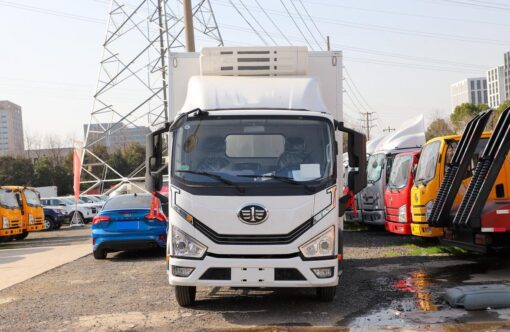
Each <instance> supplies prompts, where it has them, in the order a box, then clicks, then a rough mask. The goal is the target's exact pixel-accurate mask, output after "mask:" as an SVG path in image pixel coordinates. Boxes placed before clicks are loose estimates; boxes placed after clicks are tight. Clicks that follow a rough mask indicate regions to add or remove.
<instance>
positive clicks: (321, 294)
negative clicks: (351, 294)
mask: <svg viewBox="0 0 510 332" xmlns="http://www.w3.org/2000/svg"><path fill="white" fill-rule="evenodd" d="M316 292H317V298H318V299H319V300H320V301H322V302H332V301H333V300H334V299H335V295H336V286H333V287H317V290H316Z"/></svg>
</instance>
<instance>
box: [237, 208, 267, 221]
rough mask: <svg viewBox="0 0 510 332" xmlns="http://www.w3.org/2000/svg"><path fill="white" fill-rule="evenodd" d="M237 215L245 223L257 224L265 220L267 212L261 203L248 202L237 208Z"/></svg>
mask: <svg viewBox="0 0 510 332" xmlns="http://www.w3.org/2000/svg"><path fill="white" fill-rule="evenodd" d="M237 216H238V217H239V220H241V221H242V222H244V223H245V224H250V225H257V224H261V223H263V222H264V221H266V219H267V217H268V213H267V209H266V208H265V207H263V206H262V205H257V204H250V205H246V206H245V207H243V208H242V209H241V210H239V213H238V214H237Z"/></svg>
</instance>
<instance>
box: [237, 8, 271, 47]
mask: <svg viewBox="0 0 510 332" xmlns="http://www.w3.org/2000/svg"><path fill="white" fill-rule="evenodd" d="M228 1H229V2H230V4H231V5H232V7H234V9H235V10H236V11H237V13H238V14H239V15H240V16H241V17H242V18H243V20H244V21H245V22H246V24H248V25H249V26H250V28H251V29H252V31H253V32H255V34H257V36H258V37H259V38H260V40H262V42H263V43H264V45H266V46H267V42H266V40H265V39H264V38H262V35H261V34H260V33H259V32H258V31H257V30H256V29H255V28H254V27H253V25H251V23H250V22H249V21H248V20H247V19H246V17H244V15H243V13H241V11H240V10H239V8H237V6H236V5H235V4H234V3H233V2H232V0H228Z"/></svg>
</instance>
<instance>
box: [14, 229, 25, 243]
mask: <svg viewBox="0 0 510 332" xmlns="http://www.w3.org/2000/svg"><path fill="white" fill-rule="evenodd" d="M27 236H28V232H27V231H23V233H21V234H19V235H16V236H14V240H16V241H21V240H24V239H25V238H26V237H27Z"/></svg>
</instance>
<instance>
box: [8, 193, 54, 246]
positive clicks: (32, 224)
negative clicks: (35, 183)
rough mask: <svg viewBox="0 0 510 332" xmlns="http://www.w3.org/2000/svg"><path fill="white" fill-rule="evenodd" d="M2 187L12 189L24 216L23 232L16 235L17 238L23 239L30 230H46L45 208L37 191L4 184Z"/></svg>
mask: <svg viewBox="0 0 510 332" xmlns="http://www.w3.org/2000/svg"><path fill="white" fill-rule="evenodd" d="M0 189H4V190H10V191H12V192H13V193H14V195H15V197H16V200H17V201H18V204H19V207H20V209H21V214H22V216H23V218H22V220H23V222H22V227H21V228H22V232H21V234H18V235H15V239H16V240H22V239H24V238H26V237H27V236H28V233H30V232H36V231H42V230H44V210H43V207H42V205H41V201H40V200H39V195H38V194H37V192H36V191H35V190H34V189H33V188H30V187H23V186H2V187H0Z"/></svg>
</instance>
